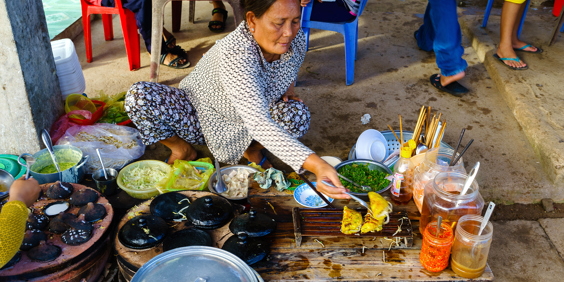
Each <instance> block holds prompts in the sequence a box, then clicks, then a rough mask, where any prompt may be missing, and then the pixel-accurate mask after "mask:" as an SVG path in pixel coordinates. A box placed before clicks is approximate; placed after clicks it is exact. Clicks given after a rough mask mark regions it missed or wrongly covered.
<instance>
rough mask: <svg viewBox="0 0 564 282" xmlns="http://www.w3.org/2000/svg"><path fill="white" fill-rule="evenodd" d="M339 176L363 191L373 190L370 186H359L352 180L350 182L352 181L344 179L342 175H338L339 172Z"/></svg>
mask: <svg viewBox="0 0 564 282" xmlns="http://www.w3.org/2000/svg"><path fill="white" fill-rule="evenodd" d="M337 175H338V176H339V177H340V178H342V179H344V180H346V181H348V182H350V183H351V184H352V185H354V186H356V187H358V188H360V189H361V190H362V191H371V190H372V188H371V187H370V186H367V185H360V184H358V183H356V182H354V181H352V180H350V179H348V178H346V177H344V176H343V175H342V174H340V173H338V172H337Z"/></svg>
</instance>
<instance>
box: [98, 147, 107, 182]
mask: <svg viewBox="0 0 564 282" xmlns="http://www.w3.org/2000/svg"><path fill="white" fill-rule="evenodd" d="M96 153H98V158H99V159H100V163H101V164H102V171H103V172H104V178H106V180H108V174H107V173H106V167H105V166H104V161H102V155H100V149H96Z"/></svg>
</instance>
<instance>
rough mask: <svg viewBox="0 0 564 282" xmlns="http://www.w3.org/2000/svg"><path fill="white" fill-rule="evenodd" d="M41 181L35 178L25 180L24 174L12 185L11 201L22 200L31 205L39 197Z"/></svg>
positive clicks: (28, 205)
mask: <svg viewBox="0 0 564 282" xmlns="http://www.w3.org/2000/svg"><path fill="white" fill-rule="evenodd" d="M40 192H41V188H39V183H38V182H37V180H35V179H33V178H29V179H28V180H24V177H23V176H22V177H21V178H20V179H18V180H16V181H14V183H12V186H10V199H9V201H21V202H23V203H24V204H25V205H26V206H27V207H30V206H31V205H33V203H35V201H37V198H39V193H40Z"/></svg>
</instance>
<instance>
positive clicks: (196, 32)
mask: <svg viewBox="0 0 564 282" xmlns="http://www.w3.org/2000/svg"><path fill="white" fill-rule="evenodd" d="M426 4H427V2H426V1H425V0H416V1H406V2H402V1H397V0H383V1H378V2H373V1H370V2H369V3H368V4H367V6H366V9H365V11H364V13H363V14H362V16H361V18H360V26H359V44H358V60H357V61H356V66H355V82H354V84H353V85H351V86H346V85H345V58H344V57H345V56H344V45H343V37H342V35H340V34H338V33H333V32H328V31H319V30H312V33H311V37H310V50H309V51H308V53H307V55H306V58H305V61H304V63H303V65H302V67H301V69H300V72H299V73H298V85H297V87H296V94H297V95H298V96H300V97H301V98H302V99H303V100H304V101H305V103H306V104H307V105H308V106H309V108H310V110H311V113H312V122H311V127H310V130H309V132H308V133H307V134H306V135H305V137H304V138H303V139H302V141H303V142H304V143H305V144H306V145H307V146H309V147H310V148H312V149H313V150H314V151H316V152H317V153H318V154H319V155H329V156H337V157H339V158H341V159H347V157H348V154H349V151H350V149H351V147H352V146H353V145H354V144H355V142H356V139H357V138H358V136H359V135H360V134H361V133H362V132H363V131H364V130H366V129H369V128H374V129H377V130H387V129H388V128H387V124H390V125H391V126H392V127H393V128H394V129H396V130H399V121H398V114H401V115H402V119H403V128H404V130H413V127H415V123H416V121H417V115H418V113H419V109H420V107H421V106H422V105H427V106H431V107H432V109H433V111H435V110H436V111H439V112H442V113H443V117H444V118H446V120H447V127H446V133H445V136H444V141H446V142H447V143H449V144H451V145H456V141H457V140H458V137H459V135H460V130H461V129H462V128H463V127H464V128H466V135H465V139H464V143H466V142H468V141H469V140H470V139H471V138H473V139H475V141H474V143H473V144H472V146H471V147H470V148H469V149H468V151H467V153H466V154H465V156H464V162H465V166H466V167H470V168H471V167H472V166H473V165H474V163H475V162H476V161H480V163H481V169H480V173H479V174H478V176H477V180H478V183H479V184H480V192H481V193H482V195H483V197H484V198H485V199H486V200H494V201H496V202H497V203H513V202H522V203H531V202H534V201H537V202H538V201H540V200H541V199H542V198H546V197H552V195H553V194H555V195H556V194H558V193H561V192H557V191H556V189H555V188H554V186H553V184H552V183H551V182H550V181H549V180H548V178H547V177H546V175H544V174H543V173H542V166H541V164H540V160H539V159H538V158H537V156H536V155H535V152H534V150H533V148H532V147H531V146H530V144H529V142H528V141H527V139H526V137H525V135H524V134H523V132H522V128H521V127H520V125H519V124H518V123H517V122H516V120H515V117H514V115H513V113H512V111H511V110H510V108H508V107H507V105H506V102H505V101H504V99H503V97H502V96H500V95H499V92H498V91H497V89H496V85H495V84H494V82H493V81H492V79H491V77H490V76H489V75H488V73H487V71H486V68H484V66H483V64H482V63H481V62H480V59H479V58H478V55H477V54H476V52H474V50H473V49H472V47H471V42H470V41H468V40H467V39H464V41H463V45H464V47H465V55H464V57H465V59H466V60H467V61H468V64H469V68H468V71H467V77H466V78H464V79H463V80H462V82H461V83H462V84H463V85H465V86H467V87H468V88H470V89H471V92H470V93H469V94H468V95H465V96H464V97H462V98H457V97H454V96H451V95H449V94H446V93H443V92H439V91H437V90H436V89H435V88H434V87H432V86H431V85H430V83H429V77H430V76H431V75H432V74H434V73H437V72H438V69H437V66H436V63H435V56H434V54H433V53H427V52H423V51H420V50H419V49H418V48H417V46H416V44H415V40H414V39H413V31H414V30H416V29H417V28H418V27H419V26H420V25H421V24H422V22H423V19H422V18H421V14H422V13H424V11H425V6H426ZM183 7H184V10H183V15H184V16H183V17H182V20H183V22H182V26H181V30H180V32H177V33H175V34H174V35H175V37H176V39H177V44H178V45H180V46H181V47H182V48H184V49H186V50H188V52H189V53H188V54H189V60H190V62H191V63H192V65H191V66H190V68H187V69H185V70H176V69H172V68H167V67H163V68H160V76H159V80H160V82H161V83H163V84H166V85H170V86H178V84H179V82H180V81H181V80H182V79H183V78H184V77H186V75H188V74H189V73H190V71H191V70H193V67H194V66H195V65H196V64H197V63H198V60H199V58H201V56H202V54H203V53H204V52H206V51H207V50H208V49H209V48H211V46H213V44H214V42H215V41H216V40H218V39H220V38H222V37H223V36H225V35H226V34H227V32H229V31H232V30H233V29H234V28H235V26H234V23H233V18H232V16H231V15H232V13H231V11H230V12H229V15H230V16H229V19H228V20H227V28H226V32H225V33H221V34H215V33H211V32H210V31H209V29H208V28H207V23H208V21H209V20H210V15H208V13H209V11H211V5H209V4H208V3H206V2H198V3H197V9H196V24H190V23H188V16H187V15H188V9H187V8H188V5H183ZM227 9H228V10H229V9H230V7H229V6H228V7H227ZM165 13H166V14H165V27H166V28H169V30H170V9H169V8H168V7H167V8H166V9H165ZM114 35H115V39H114V40H113V41H104V36H103V29H102V23H101V21H99V20H98V21H94V22H93V25H92V40H93V41H92V42H93V43H92V46H93V62H92V63H86V61H85V57H86V56H85V51H84V43H83V42H84V41H83V40H84V38H83V37H82V36H79V37H77V38H76V39H75V40H74V42H75V46H76V49H77V54H78V56H79V58H80V62H81V65H82V67H83V70H84V76H85V78H86V93H87V94H88V95H89V96H95V95H97V92H98V91H100V90H103V91H104V92H105V93H107V94H117V93H119V92H123V91H126V90H127V89H128V88H129V87H130V86H131V84H133V83H134V82H136V81H147V80H148V79H149V68H148V66H149V61H150V58H149V55H148V53H146V52H145V51H144V46H142V47H141V48H142V50H143V51H142V53H141V69H140V70H138V71H134V72H131V71H128V64H127V55H126V52H125V48H124V43H123V36H122V35H121V28H120V25H119V17H115V18H114ZM142 45H143V44H142ZM367 113H368V114H370V115H371V116H372V119H371V121H370V123H368V124H366V125H362V123H361V122H360V118H361V117H362V116H363V115H364V114H367ZM196 150H198V153H199V155H198V157H208V156H210V154H209V150H208V149H207V148H206V147H205V146H196ZM169 155H170V151H168V149H166V148H165V147H163V146H161V145H159V146H157V150H154V151H147V153H146V156H144V158H155V159H160V160H163V161H164V160H165V159H166V158H167V157H168V156H169ZM269 159H270V160H271V161H272V163H273V164H275V165H276V166H277V167H281V168H283V167H284V166H282V163H280V162H278V161H277V160H276V159H275V158H274V157H273V156H270V155H269ZM242 162H244V159H242ZM554 199H564V197H554Z"/></svg>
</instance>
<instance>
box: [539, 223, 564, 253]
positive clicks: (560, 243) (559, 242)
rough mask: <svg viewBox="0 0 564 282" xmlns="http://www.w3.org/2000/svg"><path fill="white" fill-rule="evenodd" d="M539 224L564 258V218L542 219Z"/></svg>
mask: <svg viewBox="0 0 564 282" xmlns="http://www.w3.org/2000/svg"><path fill="white" fill-rule="evenodd" d="M539 222H540V224H541V225H542V228H544V231H545V232H546V234H548V237H549V238H550V241H552V244H553V245H554V246H555V247H556V249H557V250H558V252H559V253H560V256H561V257H564V218H542V219H540V220H539Z"/></svg>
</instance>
